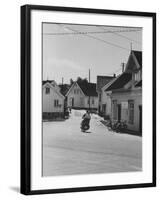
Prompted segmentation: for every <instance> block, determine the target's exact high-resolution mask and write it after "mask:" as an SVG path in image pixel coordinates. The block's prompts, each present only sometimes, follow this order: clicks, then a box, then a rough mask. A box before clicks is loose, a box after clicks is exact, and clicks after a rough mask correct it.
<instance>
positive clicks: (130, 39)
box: [99, 27, 141, 44]
mask: <svg viewBox="0 0 160 200" xmlns="http://www.w3.org/2000/svg"><path fill="white" fill-rule="evenodd" d="M99 28H101V29H103V30H104V31H105V30H106V29H104V28H103V27H99ZM139 31H140V29H139ZM130 32H131V31H130ZM132 32H133V31H132ZM110 33H112V34H114V35H118V36H119V37H122V38H125V39H127V40H129V41H133V42H135V43H138V44H141V42H140V41H136V40H134V39H132V38H129V37H127V36H124V35H121V34H119V33H117V32H110Z"/></svg>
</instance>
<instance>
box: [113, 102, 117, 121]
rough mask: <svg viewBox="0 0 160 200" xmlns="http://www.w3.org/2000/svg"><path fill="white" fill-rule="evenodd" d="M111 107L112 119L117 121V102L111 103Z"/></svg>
mask: <svg viewBox="0 0 160 200" xmlns="http://www.w3.org/2000/svg"><path fill="white" fill-rule="evenodd" d="M112 105H113V119H115V120H116V119H117V100H113V101H112Z"/></svg>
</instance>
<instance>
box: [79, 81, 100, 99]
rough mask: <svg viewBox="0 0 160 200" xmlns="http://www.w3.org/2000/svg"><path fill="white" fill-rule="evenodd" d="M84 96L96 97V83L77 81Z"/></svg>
mask: <svg viewBox="0 0 160 200" xmlns="http://www.w3.org/2000/svg"><path fill="white" fill-rule="evenodd" d="M77 84H78V85H79V87H80V88H81V90H82V91H83V93H84V94H85V95H86V96H94V97H97V96H98V94H97V91H96V83H87V82H84V83H77Z"/></svg>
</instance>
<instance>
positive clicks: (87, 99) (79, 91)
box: [66, 82, 98, 110]
mask: <svg viewBox="0 0 160 200" xmlns="http://www.w3.org/2000/svg"><path fill="white" fill-rule="evenodd" d="M66 97H67V106H68V107H72V108H78V109H93V110H97V108H98V94H97V92H96V84H95V83H88V82H83V83H78V82H74V83H73V84H72V86H71V88H70V89H69V91H68V92H67V94H66Z"/></svg>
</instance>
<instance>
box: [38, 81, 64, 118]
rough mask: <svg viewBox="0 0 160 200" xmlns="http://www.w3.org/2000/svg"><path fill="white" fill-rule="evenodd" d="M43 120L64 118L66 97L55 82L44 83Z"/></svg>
mask: <svg viewBox="0 0 160 200" xmlns="http://www.w3.org/2000/svg"><path fill="white" fill-rule="evenodd" d="M42 96H43V99H42V101H43V119H54V118H59V117H61V118H62V117H64V100H65V97H64V96H63V95H62V93H61V92H60V88H59V86H58V85H57V84H56V82H55V81H48V80H47V81H43V95H42Z"/></svg>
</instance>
